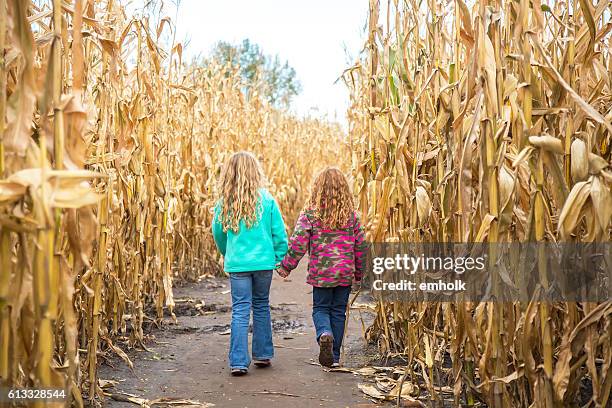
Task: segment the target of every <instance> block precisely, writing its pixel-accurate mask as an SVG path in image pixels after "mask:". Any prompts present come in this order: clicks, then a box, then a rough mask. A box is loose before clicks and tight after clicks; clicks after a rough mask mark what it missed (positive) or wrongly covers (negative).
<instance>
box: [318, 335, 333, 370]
mask: <svg viewBox="0 0 612 408" xmlns="http://www.w3.org/2000/svg"><path fill="white" fill-rule="evenodd" d="M333 347H334V339H333V338H332V336H329V335H326V334H324V335H323V336H321V338H320V339H319V363H321V365H322V366H324V367H331V366H332V364H334V356H333V353H332V348H333Z"/></svg>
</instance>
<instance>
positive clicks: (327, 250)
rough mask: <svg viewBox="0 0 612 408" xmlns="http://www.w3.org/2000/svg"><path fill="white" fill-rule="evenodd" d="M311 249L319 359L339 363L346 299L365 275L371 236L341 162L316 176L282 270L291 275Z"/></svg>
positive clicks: (329, 364) (310, 275)
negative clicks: (367, 248)
mask: <svg viewBox="0 0 612 408" xmlns="http://www.w3.org/2000/svg"><path fill="white" fill-rule="evenodd" d="M306 252H308V253H309V261H308V278H307V283H308V284H310V285H312V286H313V290H312V301H313V302H312V303H313V308H312V318H313V321H314V325H315V329H316V334H317V341H318V343H319V362H320V363H321V365H323V366H327V367H334V366H338V365H339V363H340V348H341V346H342V339H343V337H344V323H345V321H346V305H347V303H348V298H349V295H350V293H351V285H352V284H353V283H354V282H360V281H361V278H362V276H363V272H364V269H365V255H366V242H365V235H364V232H363V228H362V226H361V223H360V222H359V216H358V215H357V213H356V212H355V208H354V204H353V196H352V194H351V192H350V189H349V186H348V182H347V180H346V178H345V177H344V174H342V172H341V171H340V170H339V169H337V168H334V167H328V168H326V169H325V170H323V171H322V172H321V173H320V174H319V175H318V176H317V177H316V179H315V181H314V184H313V186H312V189H311V194H310V199H309V200H308V203H307V204H306V207H305V208H304V210H303V211H302V212H301V213H300V216H299V218H298V220H297V223H296V226H295V230H294V232H293V235H292V236H291V238H290V240H289V250H288V251H287V255H285V257H284V259H283V260H282V262H281V263H280V265H279V266H278V268H277V272H278V274H279V275H280V276H282V277H284V278H285V277H287V276H289V273H290V272H291V271H292V270H293V269H295V268H296V267H297V265H298V263H299V261H300V259H301V258H302V257H303V256H304V254H305V253H306Z"/></svg>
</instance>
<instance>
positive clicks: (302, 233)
mask: <svg viewBox="0 0 612 408" xmlns="http://www.w3.org/2000/svg"><path fill="white" fill-rule="evenodd" d="M311 231H312V226H311V224H310V221H309V220H308V217H307V216H306V214H304V213H303V212H302V213H300V216H299V217H298V220H297V222H296V223H295V230H294V231H293V234H292V235H291V238H290V239H289V250H288V251H287V255H285V258H284V259H283V261H282V262H281V264H280V266H281V267H282V268H283V269H285V270H286V271H288V272H290V271H292V270H293V269H295V268H296V267H297V265H298V263H300V259H302V257H303V256H304V254H306V251H308V244H309V243H310V234H311Z"/></svg>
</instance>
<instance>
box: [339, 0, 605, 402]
mask: <svg viewBox="0 0 612 408" xmlns="http://www.w3.org/2000/svg"><path fill="white" fill-rule="evenodd" d="M369 9H370V13H369V25H368V27H369V39H368V43H367V44H368V45H367V54H366V55H365V56H364V58H362V60H361V61H360V62H359V63H358V64H356V65H355V66H353V67H352V68H350V69H348V70H347V71H346V72H345V74H344V79H345V81H346V83H347V85H348V86H349V88H350V89H351V92H352V107H351V110H350V112H349V117H350V119H351V124H352V127H351V135H350V136H351V140H352V143H351V145H352V150H353V158H354V160H353V171H354V176H355V192H356V194H357V196H358V200H359V206H360V208H361V210H362V212H363V213H364V214H367V221H368V238H369V240H371V241H375V242H384V241H390V242H397V241H406V242H421V241H429V242H443V241H456V242H461V241H464V242H483V241H488V242H511V241H520V242H529V241H545V240H548V241H557V240H559V241H585V242H590V241H609V240H610V233H611V230H610V216H611V212H610V211H611V210H612V192H611V183H612V171H611V168H610V162H611V158H612V153H611V151H610V144H611V141H612V140H611V138H612V124H611V123H612V116H611V115H610V112H611V109H612V97H611V95H612V82H610V78H612V53H611V52H610V46H611V41H612V35H611V34H610V27H611V26H612V20H611V19H610V18H611V14H610V11H611V9H610V2H609V1H607V0H600V1H596V2H595V4H593V2H589V1H574V2H560V1H553V2H548V5H546V4H544V3H543V2H540V1H527V0H522V1H504V0H498V1H487V0H485V1H478V2H475V3H474V2H469V3H466V2H464V1H463V0H454V1H451V2H450V3H444V4H442V3H440V2H436V1H433V0H432V1H429V0H428V1H424V2H403V1H397V0H394V1H386V2H383V4H382V5H381V3H380V2H379V1H378V0H370V2H369ZM490 259H493V258H490ZM538 270H539V273H540V278H541V281H542V282H543V284H544V287H546V286H547V282H548V281H549V279H550V271H547V270H546V262H545V254H544V253H540V257H539V263H538ZM493 276H494V280H495V279H499V276H498V275H493ZM493 287H495V282H493ZM377 313H378V317H377V319H376V321H375V323H374V325H373V326H372V327H371V328H370V330H369V332H368V335H369V338H370V339H372V340H375V341H377V342H378V344H379V345H380V347H381V348H382V350H383V351H384V352H388V353H394V352H400V353H405V354H406V355H407V356H408V358H409V361H410V369H411V370H412V368H413V367H414V366H415V365H416V366H417V367H420V368H419V370H420V371H421V373H420V375H421V376H422V378H423V380H424V383H425V385H426V387H427V389H428V392H429V394H430V395H431V398H432V399H433V400H437V401H439V400H440V399H441V398H442V396H441V392H440V390H439V388H438V386H439V385H450V386H451V387H452V389H453V394H454V401H455V404H462V405H463V406H465V405H467V406H472V405H474V404H475V403H476V397H477V398H478V399H479V400H481V401H484V402H486V403H487V404H488V405H489V406H495V407H497V406H500V407H501V406H508V407H509V406H538V407H539V406H542V407H553V406H568V405H571V404H573V403H574V402H575V401H576V400H577V397H578V395H579V392H580V384H581V382H582V381H585V380H587V379H588V380H589V381H591V382H592V387H593V393H592V404H593V406H605V405H606V404H607V403H608V401H609V399H610V389H611V387H612V376H611V375H612V374H611V371H610V366H611V364H612V360H611V359H612V348H611V344H612V343H610V327H611V322H612V321H611V320H610V319H611V317H610V314H611V313H612V305H611V304H610V302H607V303H603V304H591V303H578V304H576V303H560V304H545V303H538V302H535V301H534V302H531V303H528V304H524V303H513V304H502V303H497V304H493V303H487V304H485V303H483V304H473V303H465V304H448V303H445V304H438V303H387V302H383V301H380V302H379V303H378V308H377ZM441 328H442V329H441ZM446 353H449V354H450V358H451V359H452V370H451V372H450V373H448V380H447V381H442V382H440V377H441V374H442V373H444V372H445V369H444V368H443V363H444V358H443V356H444V355H445V354H446ZM432 356H434V357H432ZM594 361H600V362H601V364H600V365H597V364H593V362H594Z"/></svg>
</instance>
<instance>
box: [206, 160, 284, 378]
mask: <svg viewBox="0 0 612 408" xmlns="http://www.w3.org/2000/svg"><path fill="white" fill-rule="evenodd" d="M265 184H266V177H265V175H264V173H263V170H262V168H261V165H260V163H259V161H258V160H257V158H255V156H254V155H253V154H252V153H249V152H238V153H235V154H233V155H232V156H231V157H230V158H229V160H228V161H227V162H226V163H225V165H224V167H223V169H222V171H221V178H220V181H219V198H218V200H217V203H216V205H215V209H214V218H213V224H212V232H213V237H214V239H215V243H216V245H217V248H218V249H219V251H220V252H221V254H223V257H224V262H223V268H224V270H225V272H227V273H228V274H229V275H230V285H231V294H232V323H231V336H230V350H229V365H230V368H231V373H232V375H235V376H239V375H244V374H247V372H248V368H249V366H250V364H251V358H250V356H249V338H248V336H249V320H250V315H251V309H252V310H253V341H252V356H253V360H254V364H255V366H256V367H269V366H270V364H271V361H270V360H271V359H272V357H273V356H274V346H273V344H272V321H271V318H270V300H269V297H270V284H271V282H272V271H273V270H274V268H275V266H276V264H277V263H278V262H280V261H281V260H282V259H283V256H284V255H285V253H286V252H287V233H286V232H285V223H284V222H283V217H282V215H281V212H280V210H279V208H278V205H277V203H276V201H275V200H274V198H273V197H272V195H271V194H270V193H269V192H268V190H267V189H266V188H265Z"/></svg>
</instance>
